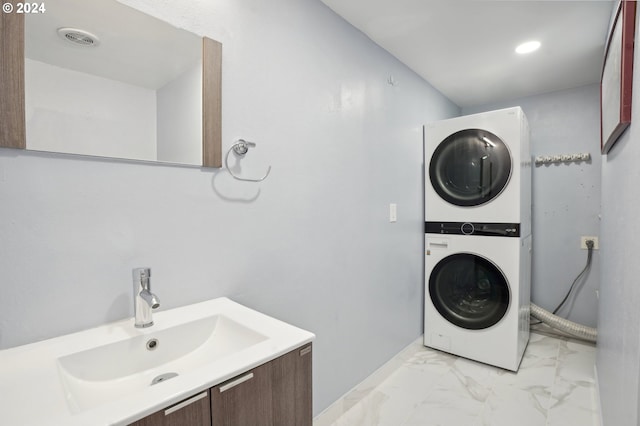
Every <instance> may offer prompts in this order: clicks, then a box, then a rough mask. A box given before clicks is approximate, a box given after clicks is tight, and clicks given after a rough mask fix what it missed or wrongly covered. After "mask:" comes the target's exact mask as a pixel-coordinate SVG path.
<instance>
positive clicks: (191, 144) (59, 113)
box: [0, 0, 222, 167]
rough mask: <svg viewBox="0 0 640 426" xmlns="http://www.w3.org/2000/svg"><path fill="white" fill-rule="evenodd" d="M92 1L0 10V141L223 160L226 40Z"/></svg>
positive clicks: (105, 153)
mask: <svg viewBox="0 0 640 426" xmlns="http://www.w3.org/2000/svg"><path fill="white" fill-rule="evenodd" d="M86 3H89V2H84V1H82V0H58V1H56V2H55V3H54V4H51V3H47V4H46V7H47V8H48V10H45V11H44V12H43V13H41V14H28V15H26V14H18V13H3V14H2V15H0V55H1V58H2V61H1V63H0V147H5V148H16V149H27V150H34V151H47V152H58V153H67V154H80V155H89V156H98V157H107V158H116V159H127V160H140V161H145V162H159V163H170V164H178V165H188V166H203V167H221V165H222V154H221V145H222V143H221V127H222V126H221V70H222V45H221V44H220V43H219V42H217V41H215V40H212V39H209V38H206V37H199V36H196V35H195V34H191V33H188V32H187V31H185V30H182V29H178V28H175V27H172V26H171V25H169V24H167V23H165V22H163V21H161V20H158V19H156V18H153V17H150V16H148V15H146V14H144V13H142V12H140V11H137V10H135V9H133V8H130V7H128V6H125V5H123V4H121V3H119V2H117V1H115V0H96V1H95V2H94V1H92V2H91V4H90V5H87V4H86ZM54 7H55V9H54ZM83 9H85V14H84V15H83ZM97 10H100V13H97ZM89 15H90V16H89ZM85 25H86V26H87V27H88V28H90V29H91V30H94V28H95V30H94V31H95V32H94V31H91V30H87V31H84V30H83V29H81V28H80V27H81V26H85ZM134 29H135V30H137V31H138V32H137V33H136V32H134V31H133V30H134ZM65 31H66V32H65ZM69 31H70V32H71V34H70V35H68V33H67V32H69ZM74 31H76V32H74ZM83 34H88V36H87V38H86V39H84V37H83ZM94 34H95V38H94V39H92V36H93V35H94ZM68 39H79V42H80V43H76V44H81V43H84V42H86V43H94V45H93V46H92V47H87V46H85V45H80V46H78V45H70V44H69V40H68ZM72 41H75V42H77V41H78V40H72ZM181 43H183V44H181ZM185 43H186V44H185ZM136 49H137V50H136ZM138 59H140V60H139V61H138ZM187 89H189V90H187Z"/></svg>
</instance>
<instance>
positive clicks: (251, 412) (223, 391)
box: [211, 362, 281, 426]
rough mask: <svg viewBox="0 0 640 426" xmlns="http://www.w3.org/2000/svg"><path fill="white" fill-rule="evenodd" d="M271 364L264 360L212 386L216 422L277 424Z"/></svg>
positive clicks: (231, 425)
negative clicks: (264, 362) (251, 368)
mask: <svg viewBox="0 0 640 426" xmlns="http://www.w3.org/2000/svg"><path fill="white" fill-rule="evenodd" d="M271 366H272V363H271V362H269V363H266V364H263V365H261V366H259V367H256V368H254V369H253V370H250V371H247V372H246V373H243V374H240V375H239V376H236V377H234V378H233V379H231V380H227V381H226V382H223V383H221V384H220V385H218V386H215V387H213V388H211V417H212V419H213V425H214V426H273V420H272V419H273V414H272V409H271V401H272V391H271ZM278 426H281V425H278Z"/></svg>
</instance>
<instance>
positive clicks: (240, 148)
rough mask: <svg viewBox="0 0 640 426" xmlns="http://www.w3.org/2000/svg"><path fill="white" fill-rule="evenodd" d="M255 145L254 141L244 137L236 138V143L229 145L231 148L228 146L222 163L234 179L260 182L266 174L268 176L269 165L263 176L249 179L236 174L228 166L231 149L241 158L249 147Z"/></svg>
mask: <svg viewBox="0 0 640 426" xmlns="http://www.w3.org/2000/svg"><path fill="white" fill-rule="evenodd" d="M255 146H256V144H255V142H250V141H246V140H244V139H238V140H237V141H236V143H234V144H233V145H231V148H229V151H227V155H226V156H225V157H224V165H225V167H226V168H227V170H228V171H229V174H230V175H231V176H232V177H233V178H234V179H238V180H242V181H245V182H262V181H263V180H265V179H266V178H267V176H269V173H270V172H271V166H269V168H268V169H267V173H265V174H264V176H262V177H261V178H259V179H250V178H244V177H240V176H237V175H235V174H234V173H233V172H232V171H231V169H230V168H229V154H231V151H233V152H234V154H236V155H237V156H238V157H241V158H242V157H244V156H245V154H246V153H247V152H248V151H249V148H253V147H255Z"/></svg>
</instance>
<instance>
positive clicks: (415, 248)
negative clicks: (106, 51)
mask: <svg viewBox="0 0 640 426" xmlns="http://www.w3.org/2000/svg"><path fill="white" fill-rule="evenodd" d="M127 3H130V4H134V5H136V6H138V7H140V8H141V9H144V10H145V11H147V12H151V13H152V14H154V15H156V16H158V17H161V18H164V19H165V20H168V21H170V22H171V23H173V24H175V25H178V26H182V27H185V28H186V29H188V30H191V31H194V32H197V33H200V34H201V35H207V36H209V37H211V38H214V39H217V40H219V41H221V42H222V43H223V45H224V47H223V78H222V81H223V111H222V116H223V141H224V142H223V149H224V150H225V152H226V150H227V149H228V148H229V147H230V146H231V144H232V143H233V142H234V140H235V139H236V138H239V137H243V138H246V139H248V140H253V141H256V142H257V143H258V146H257V147H256V148H255V149H253V150H251V151H250V153H249V154H248V156H247V159H246V161H245V162H243V164H242V168H241V170H240V169H238V170H237V172H239V173H242V174H244V175H247V176H256V175H259V174H261V173H263V172H264V170H265V168H266V166H267V165H268V164H271V165H272V166H273V170H272V172H271V176H270V177H269V178H268V179H267V180H266V181H264V182H262V183H260V184H247V183H242V182H238V181H235V180H233V179H231V177H230V176H229V174H228V172H227V171H226V170H224V169H223V170H219V171H214V170H201V169H197V168H195V169H194V168H180V167H172V166H162V165H149V164H136V163H131V162H129V163H127V162H117V161H110V160H95V159H87V158H82V157H66V156H63V155H55V154H38V153H29V152H20V151H14V150H8V149H0V200H2V201H1V202H0V279H1V281H2V282H1V285H0V347H1V348H7V347H12V346H16V345H21V344H25V343H29V342H33V341H37V340H40V339H45V338H49V337H53V336H57V335H61V334H65V333H69V332H73V331H76V330H81V329H86V328H89V327H93V326H97V325H100V324H103V323H105V322H109V321H113V320H117V319H121V318H124V317H127V316H130V315H132V301H131V269H132V268H134V267H137V266H150V267H151V268H152V270H153V276H152V280H153V288H154V291H155V292H156V293H157V294H158V295H159V297H160V298H161V300H162V307H161V309H170V308H173V307H177V306H181V305H186V304H189V303H193V302H198V301H201V300H206V299H209V298H214V297H219V296H229V297H230V298H232V299H234V300H236V301H238V302H241V303H243V304H246V305H247V306H249V307H252V308H255V309H258V310H260V311H262V312H265V313H267V314H269V315H273V316H275V317H277V318H280V319H282V320H285V321H288V322H290V323H292V324H294V325H297V326H299V327H302V328H305V329H308V330H310V331H312V332H314V333H316V335H317V340H316V342H315V355H314V400H315V401H314V402H315V407H314V409H315V410H314V411H315V412H316V413H318V412H319V411H320V410H322V409H324V408H325V407H326V406H327V405H328V404H330V403H331V402H333V401H334V400H335V399H337V398H338V397H339V396H341V395H342V394H344V393H345V392H346V391H348V390H349V389H350V388H351V387H352V386H354V385H355V384H356V383H358V382H359V381H360V380H362V379H363V378H365V377H366V376H367V375H369V374H370V373H372V372H373V371H374V370H375V369H376V368H377V367H379V366H380V365H381V364H383V363H384V362H385V361H387V360H388V359H389V358H390V357H391V356H393V355H394V354H396V353H397V352H398V351H400V350H401V349H402V348H403V347H405V346H406V345H407V344H409V343H410V342H412V341H413V340H414V339H415V338H417V337H418V336H419V335H420V334H421V333H422V305H423V254H422V253H423V207H422V206H423V196H422V194H423V191H422V130H421V129H422V124H423V123H424V122H427V121H430V120H437V119H441V118H448V117H451V116H455V115H458V114H459V108H458V107H457V106H455V105H454V104H452V103H451V102H449V101H448V100H447V99H445V98H444V97H443V96H442V95H441V94H439V93H438V92H437V91H435V90H434V89H433V88H432V87H431V86H430V85H429V84H428V83H426V82H425V81H424V80H422V79H420V78H419V77H417V76H416V75H415V74H414V73H412V72H410V71H409V70H408V69H407V68H406V67H405V66H404V65H402V64H400V63H399V62H398V61H397V60H395V59H394V58H393V57H392V56H390V55H389V54H388V53H386V52H384V51H383V50H382V49H380V48H379V47H377V46H376V45H374V44H373V43H372V42H371V41H370V40H369V39H367V38H366V37H365V36H364V35H363V34H361V33H360V32H358V31H357V30H355V29H354V28H353V27H351V26H350V25H348V24H347V23H346V22H344V21H343V20H341V19H340V18H338V17H337V16H336V15H334V13H333V12H331V11H330V10H329V9H328V8H326V7H325V6H324V5H323V4H322V3H320V2H319V1H316V0H272V1H268V2H265V1H263V0H241V1H239V0H226V1H216V2H202V1H195V0H190V1H184V0H168V1H163V2H157V1H154V0H130V1H128V2H127ZM390 75H393V77H394V79H395V80H396V81H397V84H396V85H395V86H392V85H389V84H388V83H387V79H388V77H389V76H390ZM389 203H397V205H398V222H397V223H389V221H388V215H389Z"/></svg>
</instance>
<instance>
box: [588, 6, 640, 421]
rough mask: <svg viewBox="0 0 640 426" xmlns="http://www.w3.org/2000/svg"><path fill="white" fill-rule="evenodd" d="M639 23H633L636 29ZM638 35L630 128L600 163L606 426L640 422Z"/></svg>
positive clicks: (600, 363)
mask: <svg viewBox="0 0 640 426" xmlns="http://www.w3.org/2000/svg"><path fill="white" fill-rule="evenodd" d="M638 16H640V15H638ZM636 19H638V18H636ZM639 24H640V22H638V20H636V28H638V25H639ZM639 34H640V33H639V32H638V31H636V49H635V59H634V66H633V67H634V71H635V72H634V77H633V88H634V90H633V100H632V104H633V109H632V118H631V126H630V128H629V129H627V131H626V132H625V133H624V134H623V135H622V136H621V137H620V139H619V140H618V142H617V143H616V144H615V145H614V146H613V148H612V150H611V151H609V154H608V155H607V156H605V157H603V164H602V231H601V232H602V253H601V254H602V270H601V277H602V278H601V280H602V282H601V284H600V287H601V296H600V305H599V314H598V350H597V359H596V365H597V370H598V379H599V386H600V389H599V390H600V400H601V404H602V414H603V420H604V426H637V425H638V422H639V421H640V414H639V408H640V407H639V403H638V401H639V398H640V308H639V306H640V283H639V282H638V277H639V276H640V267H639V262H638V255H639V253H640V237H639V236H640V223H639V222H638V210H640V191H638V184H639V183H640V168H639V167H638V158H639V156H640V144H639V143H638V141H639V140H640V90H638V88H640V72H638V70H640V59H639V55H640V49H638V47H637V46H638V40H639V39H640V37H639Z"/></svg>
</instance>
